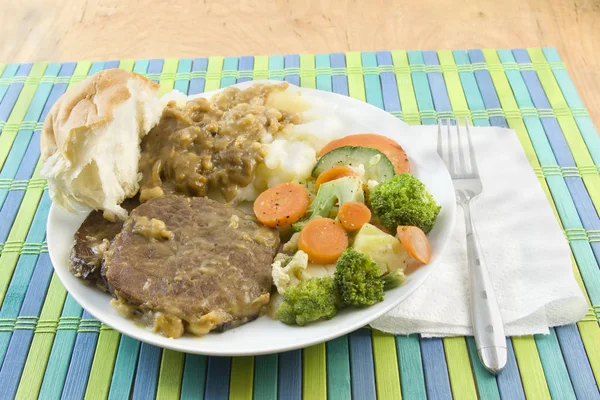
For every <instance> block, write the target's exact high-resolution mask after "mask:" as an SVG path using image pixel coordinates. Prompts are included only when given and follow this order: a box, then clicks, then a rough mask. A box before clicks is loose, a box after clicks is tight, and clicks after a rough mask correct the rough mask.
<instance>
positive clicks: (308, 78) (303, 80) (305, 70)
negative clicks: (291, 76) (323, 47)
mask: <svg viewBox="0 0 600 400" xmlns="http://www.w3.org/2000/svg"><path fill="white" fill-rule="evenodd" d="M315 65H316V63H315V56H314V55H312V54H301V55H300V86H302V87H305V88H310V89H315V88H316V87H317V74H316V72H315Z"/></svg>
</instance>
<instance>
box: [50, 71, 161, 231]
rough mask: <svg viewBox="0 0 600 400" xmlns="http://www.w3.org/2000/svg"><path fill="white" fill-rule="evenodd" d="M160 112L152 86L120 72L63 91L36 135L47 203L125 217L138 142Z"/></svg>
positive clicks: (132, 192)
mask: <svg viewBox="0 0 600 400" xmlns="http://www.w3.org/2000/svg"><path fill="white" fill-rule="evenodd" d="M162 109H163V106H162V103H161V102H160V99H159V97H158V85H157V84H155V83H154V82H152V81H150V80H148V79H146V78H144V77H142V76H141V75H138V74H135V73H132V72H127V71H124V70H121V69H111V70H106V71H102V72H99V73H97V74H95V75H93V76H91V77H89V78H87V79H86V80H84V81H83V82H81V83H79V84H78V85H77V86H75V87H73V88H72V89H70V90H68V91H67V92H66V93H65V94H64V95H62V96H61V97H60V98H59V99H58V100H57V101H56V103H55V104H54V106H52V109H51V110H50V113H49V114H48V117H47V118H46V121H45V122H44V127H43V129H42V135H41V152H42V159H43V160H44V161H45V163H44V167H43V169H42V171H41V173H42V176H44V177H45V178H46V179H47V180H48V188H49V189H50V196H51V197H52V200H53V201H54V202H55V203H56V204H58V205H60V206H61V207H63V208H65V209H66V210H69V211H75V210H81V209H85V208H86V207H87V208H88V209H89V208H92V209H95V210H103V211H104V215H105V217H107V218H108V219H111V220H114V219H115V217H118V218H120V219H125V217H126V216H127V211H126V210H124V209H123V208H122V207H120V206H119V204H121V203H122V202H123V200H125V199H126V198H129V197H133V196H134V195H135V194H136V193H137V191H138V187H139V185H138V158H139V156H140V141H141V140H142V137H143V136H144V135H146V133H147V132H148V131H149V130H150V129H151V128H152V127H153V126H154V125H156V123H157V122H158V120H159V119H160V115H161V112H162Z"/></svg>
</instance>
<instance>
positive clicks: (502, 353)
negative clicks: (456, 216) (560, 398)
mask: <svg viewBox="0 0 600 400" xmlns="http://www.w3.org/2000/svg"><path fill="white" fill-rule="evenodd" d="M462 206H463V210H464V214H465V225H466V233H467V255H468V259H469V280H470V285H471V320H472V324H473V336H474V337H475V344H476V347H477V354H478V355H479V359H480V360H481V363H482V364H483V365H484V367H485V368H486V369H487V370H488V371H490V372H491V373H493V374H497V373H498V372H500V371H501V370H502V369H503V368H504V366H505V365H506V338H505V336H504V324H503V322H502V316H501V315H500V308H499V307H498V302H497V301H496V294H495V293H494V288H493V286H492V281H491V279H490V275H489V272H488V270H487V268H486V266H485V263H484V260H483V254H482V252H481V247H480V245H479V239H478V238H477V234H476V232H475V227H474V226H473V222H472V221H471V210H470V205H469V202H465V203H464V204H463V205H462Z"/></svg>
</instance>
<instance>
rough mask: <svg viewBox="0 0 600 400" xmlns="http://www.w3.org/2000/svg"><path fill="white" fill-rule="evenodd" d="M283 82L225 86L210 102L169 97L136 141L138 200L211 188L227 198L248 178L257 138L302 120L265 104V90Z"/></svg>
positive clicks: (258, 152)
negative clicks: (138, 149) (138, 143)
mask: <svg viewBox="0 0 600 400" xmlns="http://www.w3.org/2000/svg"><path fill="white" fill-rule="evenodd" d="M287 86H288V85H287V83H285V82H283V83H281V84H279V85H271V84H268V85H266V84H256V85H253V86H251V87H249V88H247V89H244V90H240V89H237V88H227V89H225V90H224V91H222V92H221V93H219V94H218V95H216V96H215V97H214V98H213V99H212V101H211V100H207V99H204V98H199V99H195V100H191V101H189V102H187V103H186V104H185V105H184V106H179V105H177V104H176V103H175V102H170V103H169V104H168V105H167V106H166V108H165V109H164V111H163V114H162V117H161V120H160V122H159V123H158V125H157V126H156V127H154V128H153V129H152V130H151V131H150V132H149V133H148V135H146V137H144V139H143V141H142V144H141V148H142V153H141V157H140V163H139V170H140V172H141V174H142V180H141V182H140V199H141V201H142V202H144V201H146V200H148V199H151V198H153V197H159V196H162V195H164V194H165V193H173V192H176V193H181V194H184V195H187V196H206V195H207V193H208V192H209V191H210V190H211V189H218V190H220V191H221V194H222V195H223V197H224V198H225V200H226V201H230V200H232V199H233V198H234V197H235V195H236V193H237V189H238V188H240V187H245V186H247V185H248V184H250V183H251V182H252V180H253V178H254V175H255V170H256V166H257V165H258V163H260V162H261V161H262V160H263V157H264V152H263V149H262V145H261V143H263V142H268V141H270V138H271V137H272V136H273V135H275V134H277V133H278V132H280V131H281V130H283V129H284V127H285V126H286V125H288V124H298V123H300V122H301V121H300V119H301V117H300V115H299V114H296V113H288V112H283V111H279V110H277V109H276V108H272V107H268V106H266V100H267V98H268V96H269V94H271V93H272V92H274V91H283V90H285V89H286V88H287Z"/></svg>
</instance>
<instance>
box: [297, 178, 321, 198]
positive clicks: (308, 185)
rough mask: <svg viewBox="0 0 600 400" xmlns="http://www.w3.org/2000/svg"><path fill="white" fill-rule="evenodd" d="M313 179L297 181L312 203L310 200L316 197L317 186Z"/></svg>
mask: <svg viewBox="0 0 600 400" xmlns="http://www.w3.org/2000/svg"><path fill="white" fill-rule="evenodd" d="M316 182H317V181H315V180H314V179H303V180H301V181H298V184H300V185H302V186H304V189H306V192H307V193H308V198H309V199H310V200H311V201H312V199H314V198H315V196H316V195H317V185H316Z"/></svg>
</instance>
